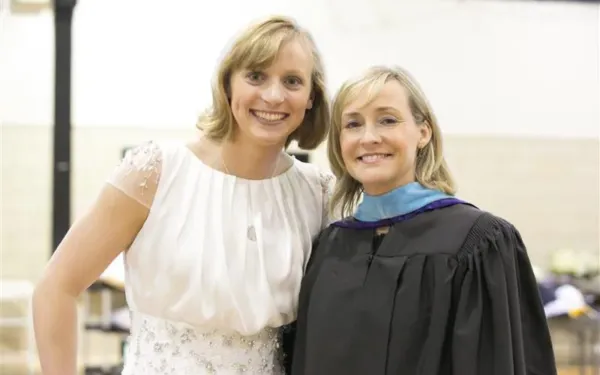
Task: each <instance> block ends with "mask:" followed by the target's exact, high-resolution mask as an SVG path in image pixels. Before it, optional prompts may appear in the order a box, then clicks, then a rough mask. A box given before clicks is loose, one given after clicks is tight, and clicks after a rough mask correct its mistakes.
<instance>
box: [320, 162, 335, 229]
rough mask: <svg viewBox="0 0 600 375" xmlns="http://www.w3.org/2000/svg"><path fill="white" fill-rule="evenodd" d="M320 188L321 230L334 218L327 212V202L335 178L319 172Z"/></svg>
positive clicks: (328, 173) (329, 174) (327, 173)
mask: <svg viewBox="0 0 600 375" xmlns="http://www.w3.org/2000/svg"><path fill="white" fill-rule="evenodd" d="M320 181H321V188H322V189H323V220H322V222H321V223H322V224H321V228H326V227H328V226H329V224H331V223H332V222H333V221H334V218H333V216H332V214H331V211H330V210H329V202H330V200H331V194H332V193H333V187H334V186H335V177H334V176H333V174H331V173H330V172H323V171H322V172H320Z"/></svg>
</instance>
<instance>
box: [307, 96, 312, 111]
mask: <svg viewBox="0 0 600 375" xmlns="http://www.w3.org/2000/svg"><path fill="white" fill-rule="evenodd" d="M312 107H313V99H312V97H311V98H309V99H308V103H306V109H312Z"/></svg>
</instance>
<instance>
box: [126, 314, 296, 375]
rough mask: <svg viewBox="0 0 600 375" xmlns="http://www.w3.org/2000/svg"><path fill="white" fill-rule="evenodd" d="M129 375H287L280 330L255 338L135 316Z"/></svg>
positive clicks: (127, 372)
mask: <svg viewBox="0 0 600 375" xmlns="http://www.w3.org/2000/svg"><path fill="white" fill-rule="evenodd" d="M122 374H123V375H159V374H160V375H166V374H177V375H205V374H219V375H233V374H268V375H282V374H284V371H283V369H282V366H281V361H280V352H279V339H278V334H277V330H276V329H274V328H267V329H265V330H263V331H261V332H260V333H258V334H256V335H253V336H242V335H239V334H236V333H224V332H222V331H217V330H204V329H199V328H197V327H193V326H190V325H187V324H184V323H180V322H172V321H167V320H164V319H160V318H156V317H151V316H148V315H142V314H139V313H134V314H133V316H132V327H131V336H130V339H129V347H128V350H127V353H126V355H125V367H124V369H123V373H122Z"/></svg>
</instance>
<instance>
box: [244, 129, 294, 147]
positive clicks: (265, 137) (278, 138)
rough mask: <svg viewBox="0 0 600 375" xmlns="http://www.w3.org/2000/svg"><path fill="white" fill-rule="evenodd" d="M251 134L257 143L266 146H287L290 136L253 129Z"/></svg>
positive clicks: (285, 133)
mask: <svg viewBox="0 0 600 375" xmlns="http://www.w3.org/2000/svg"><path fill="white" fill-rule="evenodd" d="M251 134H252V135H251V137H252V139H254V140H255V141H256V142H257V143H260V144H262V145H266V146H273V145H279V144H285V141H286V140H287V138H288V136H289V134H288V133H287V132H272V131H268V132H265V131H264V130H260V129H253V130H252V131H251Z"/></svg>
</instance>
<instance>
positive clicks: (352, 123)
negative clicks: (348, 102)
mask: <svg viewBox="0 0 600 375" xmlns="http://www.w3.org/2000/svg"><path fill="white" fill-rule="evenodd" d="M358 126H360V123H359V122H358V121H356V120H349V121H348V122H346V125H345V126H344V127H345V128H347V129H352V128H356V127H358Z"/></svg>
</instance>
